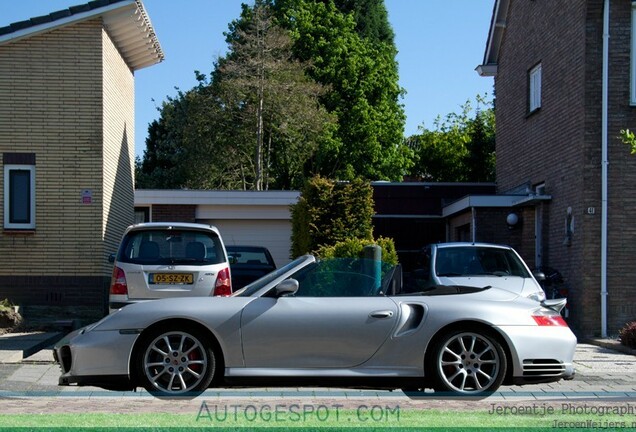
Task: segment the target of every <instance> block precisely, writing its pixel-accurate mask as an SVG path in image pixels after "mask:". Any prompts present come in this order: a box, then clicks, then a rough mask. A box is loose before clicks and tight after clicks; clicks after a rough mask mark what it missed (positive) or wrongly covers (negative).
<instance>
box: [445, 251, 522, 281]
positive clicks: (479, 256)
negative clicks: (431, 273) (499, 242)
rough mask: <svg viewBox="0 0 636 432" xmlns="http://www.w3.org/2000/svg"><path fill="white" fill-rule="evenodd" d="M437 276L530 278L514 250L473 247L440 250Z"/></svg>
mask: <svg viewBox="0 0 636 432" xmlns="http://www.w3.org/2000/svg"><path fill="white" fill-rule="evenodd" d="M435 274H436V275H437V276H441V277H444V276H446V277H453V276H455V277H457V276H519V277H522V278H529V277H530V274H529V273H528V271H527V270H526V268H525V266H524V265H523V263H522V262H521V260H520V259H519V257H518V256H517V254H515V253H514V252H513V251H512V250H510V249H501V248H492V247H473V246H457V247H446V248H439V249H438V250H437V258H436V261H435Z"/></svg>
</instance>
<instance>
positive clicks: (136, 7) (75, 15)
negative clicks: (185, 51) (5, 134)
mask: <svg viewBox="0 0 636 432" xmlns="http://www.w3.org/2000/svg"><path fill="white" fill-rule="evenodd" d="M92 4H96V5H97V7H94V8H87V9H78V10H77V12H75V11H74V8H70V9H69V11H70V13H69V12H68V11H59V12H54V13H52V14H50V15H46V16H43V17H37V18H32V19H31V20H29V21H23V22H21V23H15V24H12V25H11V26H10V27H13V26H16V28H17V29H16V30H14V31H10V32H7V33H5V34H2V35H0V45H3V44H8V43H12V42H15V41H18V40H21V39H24V38H28V37H32V36H35V35H37V34H40V33H44V32H49V31H51V30H55V29H57V28H60V27H64V26H67V25H70V24H76V23H79V22H82V21H88V20H92V19H96V18H100V17H101V18H102V21H103V23H104V29H105V30H106V32H107V33H108V34H109V36H110V38H111V39H112V40H113V43H114V44H115V46H117V48H118V49H119V51H120V53H121V55H122V57H123V58H124V60H125V61H126V63H127V64H128V67H130V69H131V70H133V71H135V70H138V69H142V68H144V67H147V66H151V65H154V64H156V63H159V62H161V61H163V59H164V54H163V51H162V50H161V46H160V45H159V40H158V39H157V36H156V34H155V31H154V29H153V27H152V24H151V22H150V18H149V17H148V15H147V14H146V11H145V9H144V6H143V4H142V3H141V1H140V0H120V1H115V2H91V3H89V4H88V5H92ZM102 4H103V6H101V5H102ZM16 24H17V25H16Z"/></svg>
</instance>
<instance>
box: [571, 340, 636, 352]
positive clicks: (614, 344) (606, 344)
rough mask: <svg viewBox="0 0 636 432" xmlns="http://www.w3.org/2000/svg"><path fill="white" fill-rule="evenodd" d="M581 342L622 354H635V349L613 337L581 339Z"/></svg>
mask: <svg viewBox="0 0 636 432" xmlns="http://www.w3.org/2000/svg"><path fill="white" fill-rule="evenodd" d="M580 342H581V343H587V344H590V345H596V346H598V347H601V348H607V349H611V350H614V351H618V352H621V353H623V354H629V355H633V356H636V349H633V348H630V347H628V346H625V345H623V344H621V343H620V342H619V341H618V340H614V339H583V340H581V341H580Z"/></svg>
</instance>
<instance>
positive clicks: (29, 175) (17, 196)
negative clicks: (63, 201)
mask: <svg viewBox="0 0 636 432" xmlns="http://www.w3.org/2000/svg"><path fill="white" fill-rule="evenodd" d="M4 228H5V229H35V165H4Z"/></svg>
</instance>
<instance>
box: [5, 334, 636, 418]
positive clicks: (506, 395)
mask: <svg viewBox="0 0 636 432" xmlns="http://www.w3.org/2000/svg"><path fill="white" fill-rule="evenodd" d="M49 355H50V351H46V350H44V351H41V352H40V353H39V354H37V355H36V356H34V357H32V358H30V359H27V360H26V361H23V362H22V363H18V364H0V410H1V411H2V412H3V413H32V412H38V413H69V412H71V413H72V412H87V410H88V411H91V412H120V413H125V412H136V413H139V412H168V413H170V412H174V413H183V412H193V413H197V412H198V410H199V409H200V407H201V405H202V402H205V403H206V404H207V405H218V404H226V405H227V404H228V403H231V404H233V405H234V406H258V405H259V404H261V405H262V404H268V405H270V406H274V404H286V405H289V404H302V405H307V406H320V405H324V404H332V405H338V406H340V407H342V408H347V407H349V408H355V407H359V406H360V404H362V403H364V404H370V403H373V404H379V405H387V406H400V407H402V408H426V409H431V408H439V409H453V410H464V409H477V408H484V409H489V408H491V407H492V406H493V404H498V405H501V404H515V403H528V402H529V401H530V402H533V401H538V402H541V403H543V404H545V403H548V404H554V405H560V404H562V403H564V402H568V403H570V402H572V403H580V402H583V401H584V402H585V403H597V404H608V403H610V404H613V403H616V404H620V403H623V404H624V403H626V402H627V403H630V404H631V403H632V402H633V403H636V357H635V356H633V355H629V354H622V353H619V352H617V351H613V350H610V349H606V348H600V347H597V346H594V345H588V344H579V345H578V347H577V351H576V355H575V359H574V361H575V363H576V369H577V375H576V377H575V379H574V380H571V381H560V382H558V383H552V384H540V385H526V386H514V387H508V386H504V387H502V388H501V389H500V391H498V392H497V393H496V394H494V395H492V396H490V397H488V398H485V399H481V400H477V401H467V400H466V399H463V398H460V399H454V398H448V399H445V400H440V398H439V397H436V396H434V395H433V394H432V393H431V394H430V396H429V395H427V396H426V397H423V398H420V399H417V400H414V399H410V398H408V397H407V396H405V395H404V393H402V392H401V391H393V392H389V391H375V390H373V391H372V390H348V389H347V390H343V389H332V388H273V389H268V388H254V389H210V390H208V391H206V392H205V393H203V395H201V396H199V397H198V398H196V399H193V400H190V401H179V402H178V403H175V401H164V400H159V399H155V398H153V397H152V396H150V395H149V394H148V393H146V392H145V391H143V390H140V391H139V392H111V391H105V390H101V389H98V388H94V387H59V386H57V380H58V376H59V368H58V366H57V365H55V364H53V363H52V362H51V361H49V359H50V357H48V356H49ZM103 401H108V403H102V402H103Z"/></svg>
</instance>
